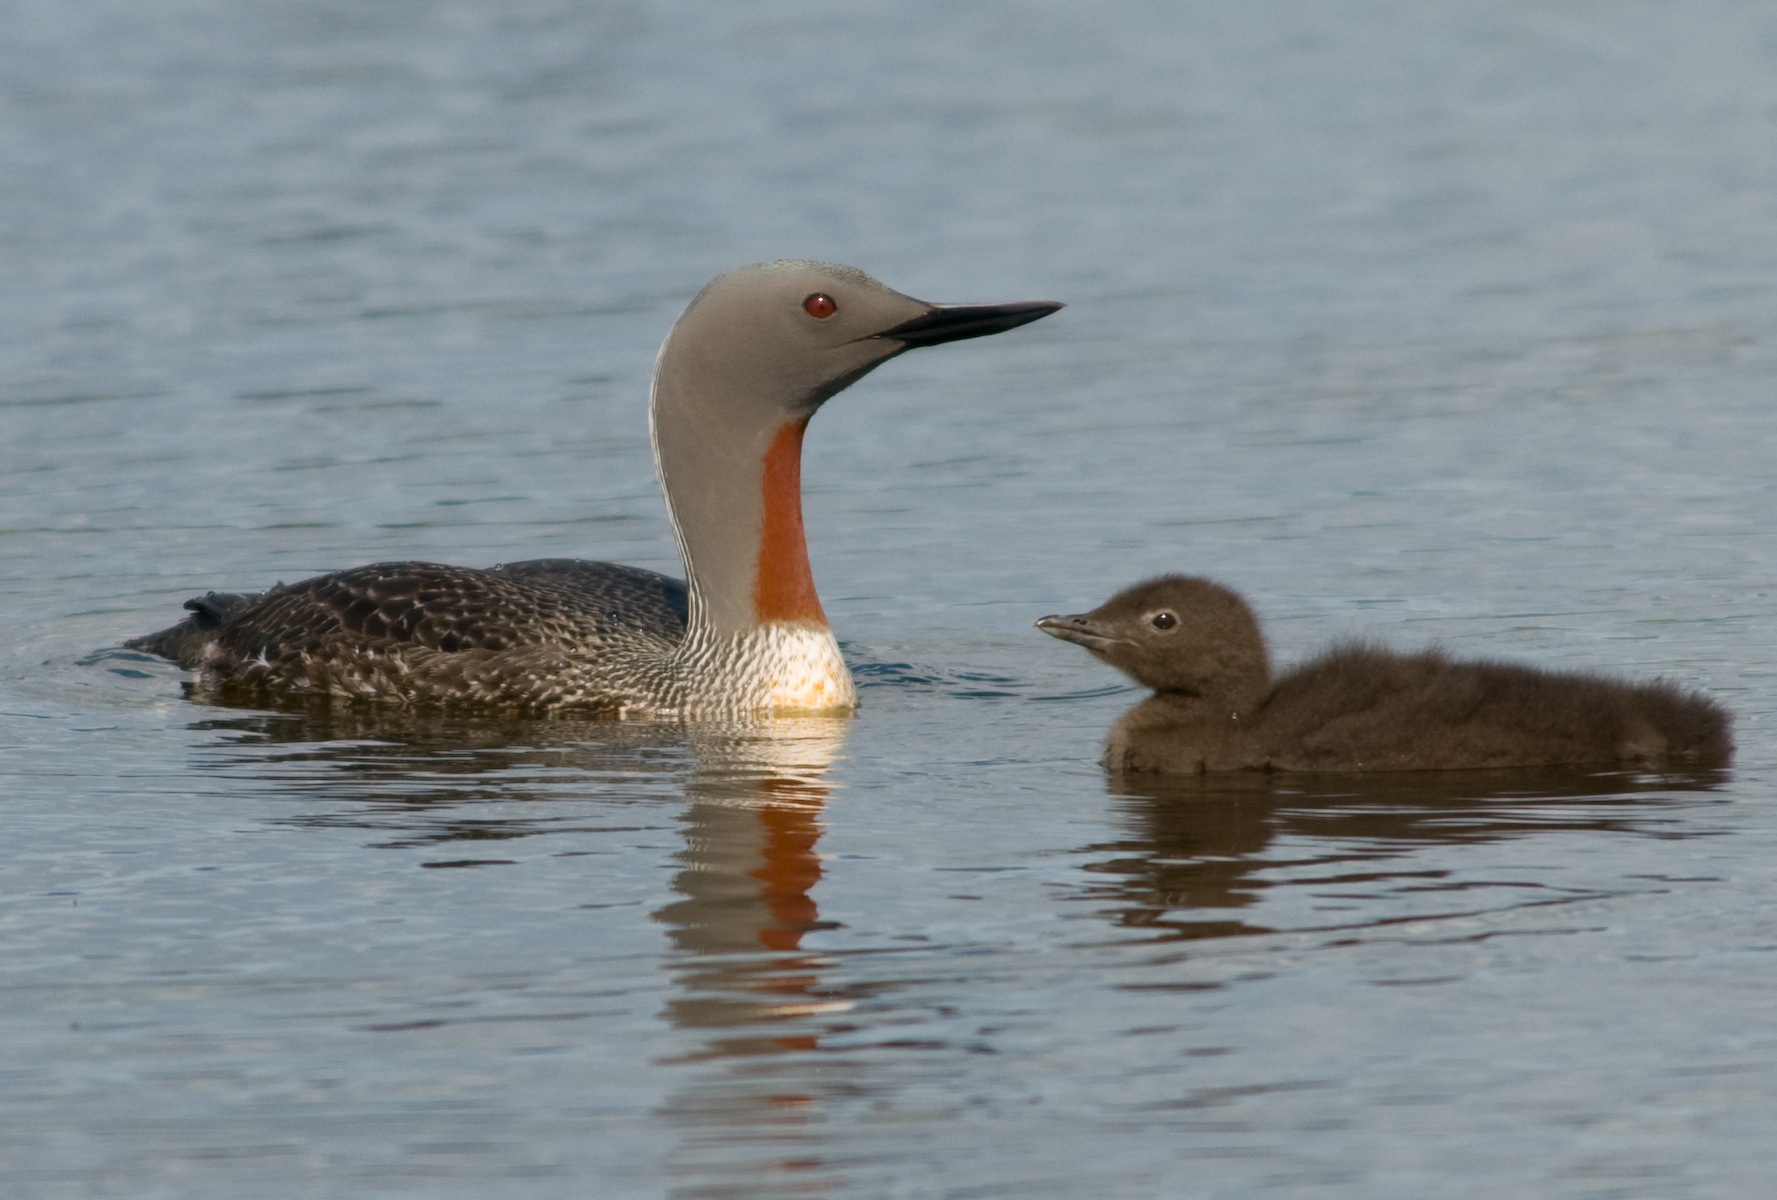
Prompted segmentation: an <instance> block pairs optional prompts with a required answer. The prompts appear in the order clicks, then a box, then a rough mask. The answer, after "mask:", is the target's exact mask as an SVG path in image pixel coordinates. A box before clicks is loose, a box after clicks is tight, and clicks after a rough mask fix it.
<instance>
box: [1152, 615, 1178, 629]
mask: <svg viewBox="0 0 1777 1200" xmlns="http://www.w3.org/2000/svg"><path fill="white" fill-rule="evenodd" d="M1150 622H1151V624H1152V625H1153V626H1154V628H1155V629H1171V628H1172V627H1173V626H1174V625H1177V624H1178V618H1177V617H1175V616H1173V615H1172V614H1171V613H1169V612H1157V613H1155V614H1154V615H1153V617H1152V618H1150Z"/></svg>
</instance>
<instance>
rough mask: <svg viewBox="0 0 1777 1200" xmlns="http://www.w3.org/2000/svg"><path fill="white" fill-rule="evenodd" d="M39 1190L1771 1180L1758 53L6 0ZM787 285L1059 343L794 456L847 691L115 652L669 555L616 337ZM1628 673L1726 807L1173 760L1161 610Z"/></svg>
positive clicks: (10, 325)
mask: <svg viewBox="0 0 1777 1200" xmlns="http://www.w3.org/2000/svg"><path fill="white" fill-rule="evenodd" d="M6 24H7V34H6V37H5V38H4V39H0V81H3V82H0V263H3V264H4V267H3V269H0V555H3V556H4V562H5V569H4V571H0V622H3V625H0V629H3V636H0V804H3V806H4V807H3V811H4V814H5V824H6V830H7V836H6V838H5V839H4V842H3V843H0V846H3V849H0V1081H3V1082H4V1085H5V1086H4V1088H0V1192H4V1193H5V1194H6V1195H7V1196H9V1197H64V1196H66V1197H73V1196H80V1197H86V1196H130V1197H169V1198H172V1197H178V1198H180V1200H190V1198H209V1197H216V1198H229V1200H233V1198H236V1197H242V1196H347V1195H349V1196H404V1195H415V1196H462V1197H487V1196H501V1197H506V1196H511V1197H569V1196H574V1197H580V1196H594V1195H596V1196H625V1197H627V1196H638V1197H644V1196H660V1195H670V1196H675V1197H782V1196H832V1197H854V1196H855V1197H866V1196H895V1197H990V1196H992V1197H1001V1196H1003V1197H1029V1196H1057V1197H1073V1196H1088V1195H1090V1196H1116V1197H1146V1196H1156V1197H1158V1196H1168V1197H1170V1196H1191V1197H1199V1196H1202V1197H1246V1196H1265V1197H1272V1196H1277V1197H1297V1196H1300V1197H1333V1196H1338V1197H1348V1196H1363V1197H1401V1198H1413V1200H1419V1198H1422V1197H1427V1196H1438V1197H1476V1198H1483V1197H1485V1198H1494V1197H1500V1196H1536V1197H1634V1198H1640V1197H1698V1198H1702V1197H1710V1198H1713V1197H1763V1196H1767V1195H1769V1194H1770V1189H1771V1186H1772V1180H1773V1179H1774V1178H1777V1137H1773V1136H1772V1131H1773V1129H1774V1128H1777V804H1774V803H1773V801H1774V800H1777V737H1774V726H1773V723H1774V721H1777V639H1774V638H1773V636H1772V629H1773V628H1774V626H1777V541H1774V536H1777V535H1774V530H1777V489H1774V487H1773V475H1774V472H1773V462H1777V9H1773V8H1772V6H1771V5H1769V4H1768V3H1759V2H1755V0H1746V2H1744V3H1710V2H1707V0H1705V2H1702V3H1693V4H1682V5H1681V4H1676V3H1643V2H1633V0H1631V2H1623V3H1609V4H1606V3H1587V2H1583V0H1581V2H1575V3H1563V4H1532V3H1500V4H1491V5H1473V4H1459V3H1453V2H1451V3H1438V2H1431V3H1405V2H1401V3H1388V2H1384V0H1359V2H1354V3H1348V4H1341V5H1322V4H1316V3H1310V2H1308V0H1300V2H1293V3H1292V2H1289V0H1280V2H1279V3H1275V4H1266V5H1259V6H1239V5H1224V4H1209V3H1159V2H1153V3H1140V2H1130V3H1120V2H1116V0H1112V2H1109V3H1102V4H1092V5H1082V4H1077V3H1024V4H1011V3H981V4H973V5H960V4H954V3H942V4H941V3H918V2H902V3H896V4H892V5H891V4H880V5H877V4H872V5H862V6H845V5H832V4H816V3H805V2H801V0H767V2H762V3H755V4H748V5H718V4H714V3H707V2H706V3H687V4H681V5H670V6H669V5H655V4H640V3H632V4H623V3H606V4H598V5H581V4H570V3H566V2H565V0H517V2H511V0H504V2H502V3H497V4H496V3H491V2H489V3H473V2H470V0H459V2H456V3H417V2H388V3H379V4H375V5H363V4H357V3H345V2H343V0H311V2H306V3H294V2H273V0H254V2H245V3H242V2H233V3H225V2H223V0H161V2H158V3H154V4H141V3H136V2H130V3H125V2H124V0H95V2H92V3H85V4H80V5H71V4H59V3H52V2H50V0H26V2H24V3H21V4H18V5H14V6H12V8H11V9H10V15H9V16H8V18H7V22H6ZM784 256H796V257H817V258H827V259H835V260H839V261H843V262H849V263H854V264H856V265H859V266H861V267H864V268H865V269H867V270H870V271H871V272H872V273H874V274H876V275H878V276H879V277H881V278H882V279H884V280H885V281H886V282H888V283H890V284H891V285H893V286H895V287H898V288H901V289H903V290H906V291H909V292H912V293H914V294H916V295H920V296H923V297H927V298H930V299H935V300H957V301H967V300H978V301H993V300H1010V299H1034V298H1054V299H1060V300H1065V301H1067V302H1068V303H1069V305H1070V307H1069V308H1068V309H1067V310H1066V311H1065V312H1063V313H1061V314H1059V315H1057V316H1056V317H1054V318H1052V319H1050V320H1047V321H1045V322H1043V323H1042V324H1040V325H1036V326H1032V327H1031V328H1029V329H1024V330H1019V331H1017V332H1015V333H1012V334H1009V335H1007V336H1005V337H1001V338H995V339H991V340H988V341H983V342H972V343H967V344H965V345H960V346H955V347H947V348H944V349H942V350H938V351H932V352H922V353H920V354H917V355H911V356H908V357H907V358H904V359H901V360H899V361H897V362H894V363H892V364H890V365H889V366H887V367H885V368H884V369H882V370H881V371H880V372H878V373H877V374H876V375H874V376H872V377H871V378H870V379H868V380H866V381H865V382H864V383H862V384H860V385H859V386H858V387H857V388H855V389H854V390H852V391H851V392H848V393H846V394H845V395H844V396H842V397H840V398H839V399H838V400H837V401H835V402H834V403H833V404H832V405H830V406H829V408H828V410H827V411H825V412H823V413H822V414H821V416H820V417H819V418H818V419H817V420H816V422H815V423H814V425H813V427H812V429H811V433H810V436H809V439H808V447H807V450H808V457H807V463H806V467H805V482H806V485H807V493H808V499H807V519H808V524H809V535H810V540H811V546H812V550H813V554H814V558H815V572H816V576H817V579H818V581H819V583H820V586H821V590H822V594H823V597H824V599H825V600H826V607H827V610H828V612H829V615H830V616H831V617H832V619H833V623H834V625H835V627H836V629H837V630H838V632H839V634H840V637H841V638H842V639H843V641H844V643H845V647H846V652H847V655H848V657H849V658H850V660H851V662H852V663H853V665H854V668H855V670H856V672H857V674H858V676H859V678H860V682H861V683H862V685H863V697H864V708H863V710H862V712H861V713H860V714H859V716H858V717H857V718H856V719H855V720H851V721H799V722H781V723H778V724H775V725H768V726H763V727H759V728H753V729H745V728H741V729H722V728H704V727H692V728H685V727H679V726H669V725H648V724H596V723H580V722H529V723H510V722H500V721H494V720H417V719H412V718H404V717H402V716H400V715H399V714H394V713H375V712H344V713H339V712H336V713H332V714H329V713H327V712H325V711H316V712H300V711H291V712H277V713H270V712H257V711H249V710H242V709H226V708H217V707H208V706H204V705H200V704H196V703H193V702H191V701H190V700H187V699H186V698H185V697H184V695H183V693H182V691H181V687H180V684H181V679H182V677H181V674H180V672H178V671H177V670H175V669H173V668H171V667H169V666H168V665H166V664H163V663H158V662H154V661H149V660H146V659H144V658H142V657H141V656H139V655H132V654H128V653H126V652H122V651H119V650H117V649H116V647H117V646H118V644H119V643H120V642H121V641H122V640H123V639H124V638H126V637H130V636H132V635H135V634H139V633H143V632H145V631H148V630H151V629H155V628H158V627H160V626H162V625H165V624H167V623H169V622H170V621H171V620H172V619H174V618H175V617H176V616H178V615H179V604H180V603H181V601H183V600H184V599H185V598H186V597H188V596H191V595H193V594H197V593H201V592H202V591H204V590H207V589H210V588H217V589H224V590H229V589H233V590H246V589H254V588H259V587H263V586H266V585H268V584H270V583H272V582H273V581H275V580H278V579H296V578H299V577H302V576H304V575H307V574H311V573H314V572H317V571H321V570H326V569H331V568H337V567H343V566H349V565H353V564H357V563H363V562H370V561H375V560H377V559H383V558H409V557H424V558H432V559H439V560H446V561H452V562H463V563H471V564H482V565H489V564H492V563H495V562H499V561H502V560H510V559H517V558H530V557H541V556H549V555H574V556H580V557H588V558H609V559H616V560H620V561H626V562H633V563H637V564H640V565H643V566H649V567H654V568H658V569H665V570H674V571H676V570H677V562H676V558H675V555H674V551H673V548H672V544H671V537H670V531H669V529H668V527H667V524H666V520H665V514H664V508H663V506H662V504H661V501H660V498H659V496H658V492H657V489H656V486H655V483H654V480H653V470H652V464H651V461H650V457H649V453H648V447H647V431H646V419H645V410H644V405H645V396H646V388H647V381H648V375H649V371H650V369H651V367H652V362H653V355H654V352H655V349H656V347H657V346H658V344H659V342H660V339H661V338H662V337H663V336H664V334H665V332H666V330H667V328H668V327H669V325H670V324H671V322H672V320H673V319H674V317H675V316H676V315H677V313H678V311H679V310H680V309H681V308H682V307H683V305H684V304H685V302H686V301H687V300H688V299H689V297H690V296H691V295H692V294H693V293H694V292H695V291H696V289H697V288H698V287H699V286H701V284H702V283H703V281H704V280H705V279H706V278H708V277H709V276H710V275H712V274H714V273H715V272H716V271H718V270H721V269H724V268H726V267H728V266H732V265H734V264H737V263H741V262H749V261H756V260H760V259H766V258H776V257H784ZM1162 570H1188V571H1192V572H1197V573H1202V574H1209V575H1213V576H1216V577H1218V578H1221V579H1224V580H1226V581H1227V582H1229V583H1231V584H1234V585H1235V586H1237V587H1240V588H1241V589H1243V590H1244V591H1246V592H1247V593H1249V594H1250V595H1251V597H1252V598H1253V600H1254V602H1255V604H1256V606H1257V608H1258V609H1259V611H1260V613H1261V615H1262V616H1263V617H1264V618H1265V619H1266V621H1267V622H1268V625H1269V628H1270V630H1271V632H1272V635H1273V640H1274V643H1275V647H1276V650H1277V655H1278V657H1279V658H1280V659H1281V660H1283V661H1285V662H1288V661H1291V660H1294V659H1297V658H1299V657H1301V656H1303V655H1305V654H1307V653H1309V652H1311V651H1312V650H1313V649H1314V648H1316V647H1317V646H1319V645H1320V644H1321V643H1323V642H1325V641H1326V640H1329V639H1331V638H1335V637H1339V636H1344V635H1350V634H1357V633H1362V634H1367V635H1373V636H1376V637H1378V638H1381V639H1383V640H1386V641H1388V642H1391V643H1393V644H1396V645H1401V646H1415V645H1422V644H1425V643H1429V642H1441V643H1443V644H1444V645H1447V646H1449V647H1450V648H1452V649H1453V650H1456V651H1458V652H1460V653H1465V654H1477V655H1497V656H1506V657H1513V658H1517V659H1521V660H1524V661H1527V662H1533V663H1539V664H1542V665H1547V666H1555V667H1573V668H1600V669H1608V670H1612V671H1617V672H1620V673H1622V674H1624V675H1633V676H1641V675H1656V674H1666V675H1670V676H1672V677H1675V678H1679V679H1682V680H1685V681H1687V682H1690V683H1693V684H1695V685H1696V686H1699V687H1701V688H1704V689H1706V690H1708V691H1709V692H1711V693H1712V694H1714V695H1716V696H1718V697H1720V698H1721V699H1722V700H1723V701H1724V702H1726V703H1727V704H1729V705H1730V706H1731V707H1732V708H1733V709H1734V710H1735V711H1736V713H1737V714H1738V718H1739V727H1738V728H1739V739H1740V743H1741V750H1740V754H1739V758H1738V760H1737V762H1736V763H1735V765H1734V767H1733V768H1732V770H1730V771H1727V772H1723V773H1720V774H1715V775H1706V776H1696V775H1692V776H1680V775H1674V776H1643V775H1630V774H1605V775H1584V774H1571V775H1560V776H1549V775H1532V776H1522V775H1510V774H1508V775H1504V776H1466V775H1464V776H1450V777H1446V778H1433V779H1429V780H1428V779H1426V778H1423V777H1421V778H1410V777H1403V778H1398V779H1381V780H1376V779H1370V780H1347V781H1344V782H1337V783H1330V784H1329V783H1324V782H1314V781H1294V782H1288V783H1275V784H1269V785H1268V784H1266V783H1264V782H1262V781H1234V782H1232V783H1221V784H1216V785H1213V786H1205V785H1201V784H1198V783H1195V782H1185V783H1181V784H1178V785H1176V786H1173V787H1170V788H1167V787H1159V786H1154V787H1150V788H1141V789H1131V788H1126V787H1122V786H1118V785H1114V784H1112V783H1110V782H1108V781H1107V780H1106V778H1105V777H1104V776H1103V775H1102V774H1101V772H1100V771H1099V769H1098V768H1097V766H1096V765H1095V760H1096V756H1097V753H1098V747H1099V742H1100V739H1101V737H1102V735H1103V732H1104V730H1105V728H1106V726H1107V725H1108V724H1109V723H1110V722H1111V721H1112V720H1113V719H1114V718H1115V716H1116V715H1117V714H1118V713H1119V712H1120V711H1122V710H1123V709H1124V708H1125V707H1127V706H1128V705H1130V704H1131V703H1133V702H1134V700H1135V699H1136V698H1137V695H1136V693H1135V692H1133V691H1131V690H1130V689H1128V688H1126V687H1124V686H1122V683H1121V681H1120V679H1118V678H1117V677H1115V676H1114V675H1113V674H1112V673H1111V672H1110V671H1109V670H1108V669H1107V668H1104V667H1102V666H1099V665H1097V664H1095V663H1093V662H1091V661H1090V660H1089V659H1088V658H1087V657H1086V656H1085V655H1084V654H1082V653H1080V652H1079V651H1078V650H1077V649H1075V648H1073V647H1069V646H1065V645H1061V644H1059V643H1057V642H1054V641H1052V640H1050V639H1048V638H1046V637H1044V636H1043V635H1041V634H1040V633H1038V632H1037V631H1035V630H1033V629H1032V628H1031V621H1032V620H1033V619H1034V618H1036V617H1037V616H1040V615H1042V614H1044V613H1047V612H1054V611H1058V610H1063V611H1071V610H1075V609H1078V608H1083V607H1088V606H1090V605H1091V604H1093V603H1096V602H1097V601H1098V600H1100V599H1102V598H1103V597H1104V596H1105V595H1106V594H1108V592H1109V591H1110V590H1112V589H1113V588H1114V587H1116V586H1119V585H1121V584H1123V583H1127V582H1130V581H1133V580H1135V579H1137V578H1139V577H1141V576H1143V575H1144V574H1150V573H1154V572H1157V571H1162Z"/></svg>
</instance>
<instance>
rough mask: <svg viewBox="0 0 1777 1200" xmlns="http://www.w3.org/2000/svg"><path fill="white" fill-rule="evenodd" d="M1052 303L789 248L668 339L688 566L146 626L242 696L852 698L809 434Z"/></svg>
mask: <svg viewBox="0 0 1777 1200" xmlns="http://www.w3.org/2000/svg"><path fill="white" fill-rule="evenodd" d="M1060 307H1061V305H1060V304H1057V303H1054V302H1052V301H1046V300H1039V301H1028V302H1023V303H1014V304H980V305H939V304H928V303H925V302H924V301H920V300H915V299H913V298H912V297H910V296H904V295H902V294H901V293H899V292H896V291H894V290H892V289H890V288H888V287H885V286H883V285H882V284H881V283H878V282H877V281H876V280H874V279H872V278H871V277H870V276H868V275H866V274H864V273H863V272H862V271H859V270H856V269H855V268H852V267H843V266H836V265H833V264H830V263H816V262H775V263H764V264H760V265H756V266H749V267H740V268H738V269H736V270H733V271H729V272H727V273H726V274H723V275H719V276H717V277H716V278H715V279H714V280H712V281H711V282H710V283H709V285H708V286H706V287H705V288H704V289H703V291H702V292H700V293H698V295H697V297H696V298H695V299H693V300H692V301H691V304H690V305H689V306H688V307H687V308H686V309H685V312H684V314H683V315H681V316H680V317H679V320H678V322H677V323H676V324H675V325H674V326H673V329H672V332H671V333H669V334H668V335H667V338H666V342H665V344H664V345H662V346H661V348H660V357H659V359H658V361H657V362H656V363H655V368H654V388H653V395H652V399H651V401H650V405H649V425H650V428H651V430H652V433H653V440H654V459H655V464H656V466H657V467H658V469H659V472H660V482H661V487H662V488H663V490H664V491H665V492H666V501H667V509H668V511H669V513H670V515H671V517H672V524H673V532H674V534H675V535H676V537H677V539H678V543H679V553H680V556H681V557H682V558H683V560H684V563H685V576H686V579H685V582H683V583H681V582H679V581H678V580H676V579H672V578H669V577H668V576H665V575H660V574H657V573H655V572H653V571H645V570H642V569H640V568H637V567H625V566H620V565H618V564H615V563H604V562H586V561H582V560H579V559H535V560H532V561H529V562H518V563H507V564H505V565H504V566H498V567H495V568H493V569H492V570H480V569H477V568H473V567H452V566H444V565H441V564H436V563H420V562H389V563H374V564H372V565H370V566H365V567H355V568H352V569H351V570H346V571H336V572H333V573H331V574H327V575H317V576H315V577H314V578H312V579H305V580H302V581H301V582H299V583H294V584H289V585H285V584H279V585H278V586H276V587H274V588H272V589H271V590H270V591H268V592H264V593H261V594H259V595H251V596H239V595H223V594H219V593H216V592H212V593H210V594H209V595H207V596H204V597H202V598H199V599H195V600H189V601H187V602H186V604H185V607H186V608H187V609H190V610H191V615H190V616H189V617H187V618H186V619H185V620H184V621H182V622H180V623H179V624H178V625H175V626H173V627H172V628H170V629H165V630H162V631H161V632H159V633H154V634H149V635H148V636H146V637H142V638H137V639H135V640H133V641H130V642H127V643H125V644H126V645H127V646H129V647H130V648H131V649H136V650H146V651H148V652H150V653H153V654H158V655H161V656H163V657H166V658H170V659H173V660H175V661H177V662H178V663H179V665H180V666H182V667H185V668H187V669H189V670H195V671H200V672H202V673H203V676H204V679H205V681H206V683H207V685H208V686H210V687H212V688H214V689H215V690H217V691H218V692H220V693H222V694H224V695H226V694H229V693H234V694H242V693H245V694H248V695H259V694H279V693H282V694H289V695H333V696H344V697H355V698H362V699H369V700H382V701H393V702H397V703H404V704H417V705H440V706H446V707H452V708H489V709H512V710H520V711H532V712H544V711H555V710H590V711H595V712H600V713H604V714H610V715H624V714H633V715H657V716H682V717H713V716H727V715H739V714H744V713H824V712H836V713H843V712H848V711H850V710H851V709H853V708H855V707H856V706H857V692H856V690H855V689H854V687H853V685H852V679H851V673H850V672H849V671H847V670H846V667H845V662H844V660H843V659H842V658H841V657H840V654H839V645H838V643H837V642H836V641H835V640H834V638H833V633H832V630H831V629H830V628H829V627H828V625H827V618H826V614H825V613H823V612H822V610H821V602H820V599H819V598H818V597H817V596H816V595H815V588H814V577H813V575H812V574H811V573H810V570H809V565H808V551H807V547H806V544H805V542H804V539H803V532H802V487H801V472H802V432H803V429H804V428H805V427H806V425H807V424H808V419H809V418H810V417H811V416H813V415H814V412H815V410H816V409H818V408H819V407H820V406H821V405H822V404H823V403H825V402H826V401H827V400H828V399H829V398H830V397H832V396H833V395H835V394H836V393H838V392H840V391H842V390H843V389H845V388H846V387H848V386H850V385H851V384H853V383H855V382H857V381H858V380H859V379H861V378H862V377H863V376H864V375H866V374H867V373H868V372H870V371H871V370H872V369H873V368H875V367H876V366H878V365H879V364H881V363H883V362H886V361H887V360H889V359H891V358H893V357H894V356H895V355H897V354H900V353H902V352H903V351H905V350H909V349H913V348H914V347H918V346H935V345H938V344H940V343H943V342H954V341H960V340H961V339H963V338H972V337H981V336H984V335H986V334H990V333H1001V332H1003V331H1005V330H1008V329H1015V328H1017V327H1018V326H1020V325H1024V324H1026V323H1028V322H1030V321H1035V320H1037V319H1038V318H1039V317H1044V316H1047V315H1048V314H1049V313H1052V312H1054V311H1055V310H1056V309H1058V308H1060Z"/></svg>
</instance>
